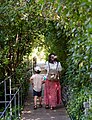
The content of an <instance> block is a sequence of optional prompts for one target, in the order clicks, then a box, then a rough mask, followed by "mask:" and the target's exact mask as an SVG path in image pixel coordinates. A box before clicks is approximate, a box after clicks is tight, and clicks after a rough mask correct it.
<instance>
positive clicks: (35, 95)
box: [33, 90, 37, 109]
mask: <svg viewBox="0 0 92 120" xmlns="http://www.w3.org/2000/svg"><path fill="white" fill-rule="evenodd" d="M33 96H34V109H37V92H36V91H35V90H33Z"/></svg>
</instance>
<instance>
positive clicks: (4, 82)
mask: <svg viewBox="0 0 92 120" xmlns="http://www.w3.org/2000/svg"><path fill="white" fill-rule="evenodd" d="M4 95H5V96H4V97H5V108H6V80H4Z"/></svg>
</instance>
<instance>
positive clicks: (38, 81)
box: [31, 74, 43, 92]
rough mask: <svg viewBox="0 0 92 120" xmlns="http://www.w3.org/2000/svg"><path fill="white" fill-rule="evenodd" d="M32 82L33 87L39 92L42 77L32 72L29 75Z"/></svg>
mask: <svg viewBox="0 0 92 120" xmlns="http://www.w3.org/2000/svg"><path fill="white" fill-rule="evenodd" d="M31 80H32V83H33V89H34V90H35V91H37V92H40V91H41V89H42V81H43V77H42V75H40V74H34V75H32V77H31Z"/></svg>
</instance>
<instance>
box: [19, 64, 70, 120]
mask: <svg viewBox="0 0 92 120" xmlns="http://www.w3.org/2000/svg"><path fill="white" fill-rule="evenodd" d="M42 67H43V66H42ZM43 68H44V67H43ZM42 75H43V73H42ZM21 120H70V119H69V116H68V114H67V112H66V109H65V107H64V105H63V103H62V104H61V105H59V106H57V107H56V109H55V110H50V109H45V106H44V104H43V107H42V108H37V109H36V110H34V109H33V97H32V89H31V87H30V89H29V92H28V96H27V98H26V101H25V103H24V109H23V111H22V114H21Z"/></svg>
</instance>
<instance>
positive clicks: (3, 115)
mask: <svg viewBox="0 0 92 120" xmlns="http://www.w3.org/2000/svg"><path fill="white" fill-rule="evenodd" d="M20 88H21V86H20V87H19V88H18V90H17V91H16V93H15V94H14V96H13V97H12V99H11V100H10V101H9V103H8V105H7V106H6V108H5V110H4V111H3V112H2V115H1V116H0V118H2V117H3V116H4V113H5V112H6V110H7V109H8V107H9V106H10V104H11V102H12V101H13V99H14V98H15V96H16V95H17V93H18V92H19V90H20Z"/></svg>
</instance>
